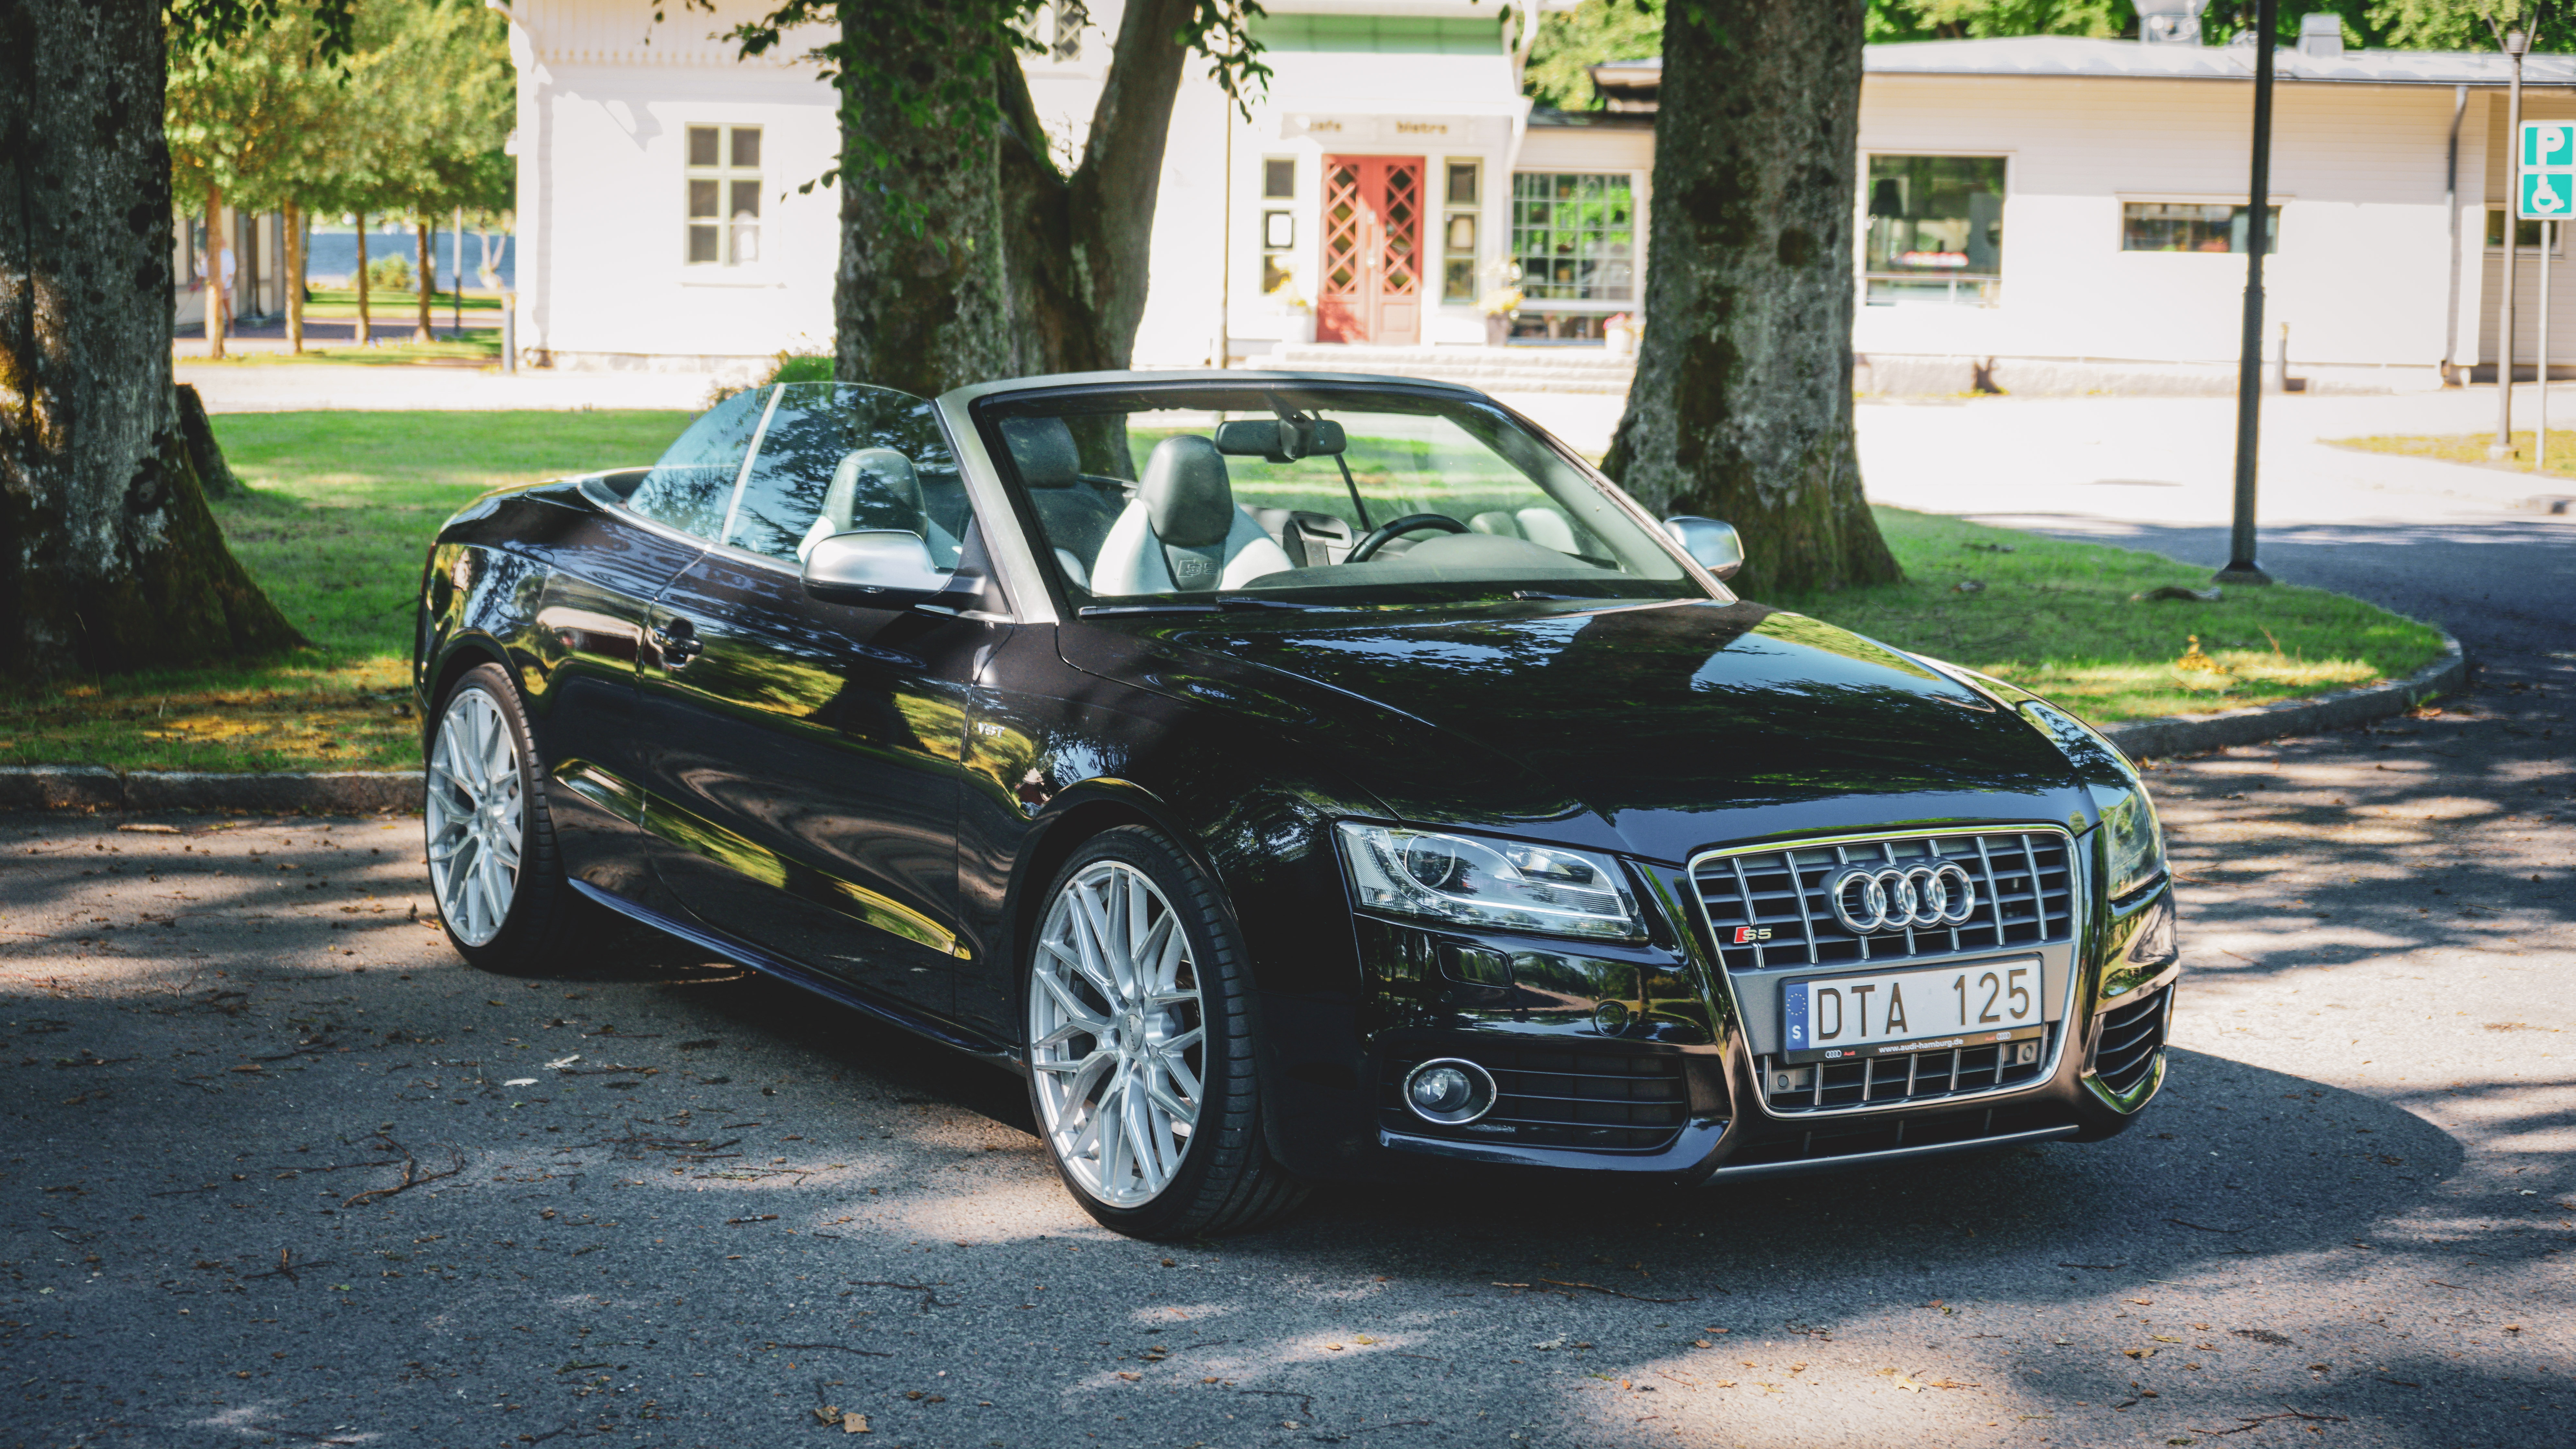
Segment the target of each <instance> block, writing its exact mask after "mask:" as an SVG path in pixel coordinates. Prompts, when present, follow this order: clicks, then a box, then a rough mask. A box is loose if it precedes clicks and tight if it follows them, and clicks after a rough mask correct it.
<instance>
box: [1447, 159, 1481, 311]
mask: <svg viewBox="0 0 2576 1449" xmlns="http://www.w3.org/2000/svg"><path fill="white" fill-rule="evenodd" d="M1478 180H1479V177H1478V175H1477V168H1476V163H1475V162H1473V161H1452V162H1450V163H1449V192H1448V196H1447V198H1446V200H1447V202H1448V205H1447V208H1446V210H1444V211H1443V213H1442V214H1441V221H1440V300H1441V301H1443V302H1473V301H1475V300H1476V194H1477V182H1478Z"/></svg>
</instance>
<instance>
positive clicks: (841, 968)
mask: <svg viewBox="0 0 2576 1449" xmlns="http://www.w3.org/2000/svg"><path fill="white" fill-rule="evenodd" d="M784 391H785V396H784V397H783V398H782V400H781V401H780V402H779V403H778V405H777V407H776V408H775V410H774V414H773V416H772V418H771V420H770V423H769V425H768V427H767V428H766V429H765V430H764V432H763V435H762V438H761V441H760V443H759V445H758V447H757V448H756V449H755V450H754V454H753V457H752V461H751V465H750V468H749V469H748V471H747V472H746V474H745V478H744V482H743V485H742V487H741V489H740V490H739V491H738V494H737V497H736V499H735V501H734V503H733V505H732V508H731V510H730V516H729V517H728V519H727V520H726V523H725V526H724V529H723V531H722V533H721V535H720V537H721V540H722V542H721V544H720V546H718V547H716V548H713V549H710V550H709V551H708V552H707V553H706V554H705V556H703V557H702V558H700V559H698V560H697V561H696V562H694V563H693V564H691V565H690V566H689V567H688V568H686V569H684V570H682V571H681V573H680V574H679V576H678V577H676V578H675V579H673V580H672V581H671V583H670V585H669V586H668V587H667V588H665V589H664V590H663V592H662V594H661V596H660V597H659V598H658V599H657V600H656V601H655V603H654V606H653V610H652V619H651V622H652V626H653V630H654V633H655V636H656V638H658V639H660V640H665V641H677V643H676V644H674V643H663V644H660V645H658V646H656V647H653V648H648V650H647V651H646V656H645V660H644V667H643V671H642V674H641V681H640V694H639V700H640V706H641V720H642V725H643V729H644V732H645V735H646V737H647V739H648V740H649V745H648V747H647V759H646V767H645V781H646V786H647V789H648V790H649V792H650V795H651V802H650V804H649V806H648V817H649V822H650V828H651V829H652V830H653V831H654V833H655V834H657V835H658V836H660V837H662V839H663V840H664V841H665V842H666V843H667V847H669V848H665V849H664V851H663V852H662V854H661V855H660V856H659V857H658V859H659V869H660V871H661V874H662V876H663V879H664V881H665V883H666V884H667V885H668V886H669V888H670V890H671V891H672V893H673V894H674V896H676V897H677V898H678V899H679V901H680V902H681V903H682V904H684V905H685V906H687V907H688V909H689V910H690V911H691V912H692V913H694V914H695V915H697V916H698V917H699V918H700V919H702V920H703V921H705V922H706V923H707V924H709V925H711V926H714V927H715V928H717V929H718V930H720V931H723V932H725V933H726V934H728V935H731V936H734V937H736V938H738V939H741V940H744V941H747V942H749V943H751V944H753V945H756V946H759V947H762V948H764V949H766V950H768V951H770V952H772V953H774V954H777V955H780V956H784V957H786V958H788V959H790V960H793V961H796V962H798V963H800V964H803V965H806V966H809V967H811V968H813V969H815V970H818V971H823V972H827V973H829V974H831V975H833V976H836V977H839V978H841V979H843V980H845V981H848V982H850V983H852V984H854V985H857V986H859V987H861V988H863V989H865V990H868V991H871V992H874V993H877V994H880V995H883V996H887V997H891V998H894V999H897V1000H899V1001H902V1002H904V1003H907V1004H910V1005H912V1006H916V1007H920V1008H924V1009H927V1010H929V1011H932V1012H936V1013H941V1014H946V1013H948V1012H949V1011H950V1010H951V1009H952V1007H953V1005H954V996H955V989H956V987H955V979H954V968H955V966H956V964H957V962H958V961H959V960H960V959H961V953H962V951H963V948H962V947H961V946H960V945H959V936H958V934H957V908H956V819H957V808H958V792H959V790H960V789H961V788H962V783H961V771H960V766H959V758H960V756H961V755H962V754H963V752H964V743H965V728H966V709H967V696H968V691H969V688H970V686H971V684H972V682H973V680H974V678H975V674H976V671H977V669H978V668H979V667H980V664H981V662H982V660H983V659H984V657H985V656H986V655H987V654H988V653H989V652H990V650H991V649H993V648H994V647H995V646H996V645H997V644H998V643H999V642H1000V640H1001V639H1002V638H1004V637H1006V636H1007V634H1008V632H1009V627H1010V626H1009V624H1008V623H1007V621H1006V619H1005V618H1004V616H1002V615H1000V614H998V613H993V612H989V611H987V610H986V609H983V608H977V607H973V606H971V605H966V606H960V607H941V606H922V607H916V608H909V609H886V608H869V607H863V606H856V605H846V604H831V603H825V602H822V601H820V600H816V599H814V598H811V597H809V596H808V595H807V594H806V592H805V590H804V586H803V583H802V581H801V577H800V574H799V562H800V554H801V552H802V550H803V549H804V548H805V547H807V546H809V544H810V542H811V541H815V540H819V539H820V538H822V537H825V536H828V535H829V534H831V533H834V532H842V531H846V530H849V529H852V528H902V529H905V530H906V531H911V532H918V533H921V534H922V535H923V536H924V538H925V540H926V541H927V542H928V543H929V545H930V548H931V552H932V556H933V559H934V561H935V562H937V563H938V564H940V565H941V566H942V567H946V568H952V569H954V568H957V567H958V566H959V565H960V564H961V563H962V564H964V565H965V566H966V569H967V571H968V572H970V573H971V572H975V571H976V570H975V569H974V565H975V564H976V562H977V557H976V548H975V539H974V529H973V524H972V520H971V518H970V517H968V515H967V510H966V507H965V501H964V495H963V491H962V489H961V488H960V487H959V486H958V483H957V479H956V465H955V463H954V461H953V459H952V458H951V456H950V454H949V451H948V448H947V445H946V443H945V441H944V439H943V438H942V437H941V435H940V433H939V431H938V426H937V423H936V421H935V419H934V418H933V416H932V415H931V413H930V410H929V408H928V406H927V404H924V403H922V402H921V401H920V400H918V399H915V398H911V397H909V396H906V395H904V394H901V393H894V392H889V391H886V390H884V389H878V388H862V387H853V386H848V385H844V384H834V383H807V384H792V385H789V386H788V387H787V388H786V389H785V390H784Z"/></svg>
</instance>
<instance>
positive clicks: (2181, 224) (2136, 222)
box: [2120, 201, 2281, 256]
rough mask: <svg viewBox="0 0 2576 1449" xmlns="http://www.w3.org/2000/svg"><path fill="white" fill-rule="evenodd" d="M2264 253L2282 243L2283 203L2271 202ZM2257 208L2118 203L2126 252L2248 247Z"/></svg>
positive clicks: (2122, 245)
mask: <svg viewBox="0 0 2576 1449" xmlns="http://www.w3.org/2000/svg"><path fill="white" fill-rule="evenodd" d="M2265 212H2266V215H2265V217H2264V219H2263V254H2264V255H2265V256H2270V255H2271V254H2273V253H2274V252H2277V251H2279V250H2280V249H2281V208H2279V207H2277V206H2274V207H2267V208H2265ZM2253 216H2254V208H2252V207H2250V206H2230V205H2228V204H2226V203H2225V202H2218V203H2203V202H2181V201H2132V202H2127V203H2124V204H2123V205H2122V206H2121V207H2120V250H2122V251H2124V252H2235V253H2238V254H2240V255H2241V254H2242V253H2243V252H2244V251H2245V249H2246V243H2247V236H2248V233H2249V232H2251V230H2252V229H2253V224H2254V222H2253Z"/></svg>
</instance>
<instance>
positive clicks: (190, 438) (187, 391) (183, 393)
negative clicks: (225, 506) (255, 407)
mask: <svg viewBox="0 0 2576 1449" xmlns="http://www.w3.org/2000/svg"><path fill="white" fill-rule="evenodd" d="M176 393H177V403H178V411H177V420H178V424H179V442H180V446H182V447H183V448H185V449H186V450H187V455H188V470H189V471H190V472H192V473H194V474H196V476H197V487H198V488H200V489H201V490H203V491H204V493H205V495H206V496H207V497H208V498H248V497H249V496H250V490H249V489H248V488H246V487H244V486H242V481H241V479H239V478H237V477H235V476H233V469H232V465H231V464H230V463H227V462H225V461H224V449H223V445H222V444H220V443H218V442H216V441H215V424H214V420H213V419H212V418H209V417H207V416H206V400H205V399H204V398H202V397H200V396H198V395H197V388H196V384H194V383H186V382H183V383H181V384H179V386H178V388H177V389H176Z"/></svg>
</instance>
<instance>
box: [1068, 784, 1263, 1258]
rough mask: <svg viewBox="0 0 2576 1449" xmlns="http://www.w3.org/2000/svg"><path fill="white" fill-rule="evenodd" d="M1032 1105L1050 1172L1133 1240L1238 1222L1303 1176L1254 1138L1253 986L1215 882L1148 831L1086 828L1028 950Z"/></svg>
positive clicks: (1244, 1225) (1259, 1220) (1252, 1219)
mask: <svg viewBox="0 0 2576 1449" xmlns="http://www.w3.org/2000/svg"><path fill="white" fill-rule="evenodd" d="M1025 984H1026V987H1027V1013H1028V1015H1027V1022H1028V1032H1027V1036H1026V1038H1025V1040H1026V1041H1027V1048H1026V1051H1027V1061H1028V1067H1029V1100H1030V1107H1031V1110H1032V1112H1033V1113H1034V1114H1035V1116H1036V1118H1037V1121H1038V1132H1039V1135H1040V1136H1041V1137H1042V1138H1043V1139H1044V1140H1045V1142H1046V1145H1047V1152H1048V1155H1049V1156H1050V1157H1052V1158H1053V1159H1054V1161H1055V1165H1056V1171H1057V1172H1058V1173H1059V1174H1060V1175H1062V1177H1063V1178H1064V1182H1065V1186H1066V1187H1068V1188H1070V1189H1072V1191H1073V1195H1074V1197H1075V1199H1076V1200H1077V1201H1079V1202H1080V1203H1081V1204H1082V1205H1083V1208H1084V1209H1085V1210H1086V1211H1088V1212H1089V1213H1090V1214H1091V1215H1092V1216H1093V1217H1095V1218H1097V1219H1099V1220H1100V1222H1101V1223H1102V1225H1104V1226H1106V1227H1108V1228H1111V1229H1113V1230H1115V1231H1117V1232H1121V1233H1126V1234H1129V1235H1131V1236H1135V1237H1141V1238H1183V1237H1193V1236H1199V1235H1204V1234H1212V1233H1224V1232H1240V1231H1243V1230H1245V1229H1249V1228H1253V1227H1258V1226H1260V1225H1262V1224H1264V1223H1267V1222H1270V1221H1272V1220H1273V1219H1275V1218H1277V1217H1279V1216H1281V1215H1282V1214H1284V1213H1286V1212H1288V1211H1290V1210H1292V1209H1293V1208H1295V1207H1296V1206H1297V1205H1298V1204H1299V1203H1300V1202H1302V1201H1303V1200H1304V1198H1305V1195H1306V1189H1305V1186H1304V1185H1303V1184H1302V1183H1299V1182H1298V1181H1297V1180H1296V1179H1294V1178H1292V1177H1290V1176H1289V1175H1288V1173H1287V1171H1286V1169H1284V1168H1282V1167H1280V1166H1279V1164H1278V1163H1277V1162H1276V1161H1275V1160H1273V1159H1272V1158H1271V1156H1270V1150H1269V1145H1268V1144H1267V1142H1265V1141H1264V1140H1263V1137H1262V1132H1261V1118H1260V1103H1259V1088H1258V1082H1257V1073H1256V1071H1255V1066H1254V1032H1255V1027H1254V1023H1253V1011H1252V993H1251V986H1250V983H1249V981H1248V980H1247V979H1246V973H1245V970H1244V952H1243V949H1242V944H1241V942H1240V941H1239V940H1238V939H1237V937H1236V935H1235V931H1234V927H1233V923H1232V921H1231V920H1230V919H1229V918H1228V917H1227V915H1226V913H1225V912H1224V910H1223V909H1222V908H1221V907H1220V905H1219V903H1218V899H1217V893H1216V889H1215V887H1214V885H1213V883H1212V882H1210V881H1209V880H1208V878H1207V876H1206V875H1205V873H1203V872H1202V871H1200V870H1199V869H1198V868H1197V867H1196V866H1194V865H1192V864H1191V863H1190V861H1189V859H1188V858H1187V857H1186V856H1184V855H1182V854H1181V853H1180V851H1178V850H1177V849H1175V848H1174V847H1173V846H1172V845H1171V844H1170V843H1169V842H1168V841H1166V840H1164V839H1163V838H1162V837H1161V836H1159V835H1157V834H1155V833H1154V832H1152V831H1150V830H1147V829H1144V828H1142V827H1140V826H1121V827H1119V828H1117V829H1114V830H1108V831H1104V832H1102V833H1101V834H1100V835H1098V836H1095V837H1093V838H1092V839H1091V840H1090V841H1089V842H1087V843H1086V844H1085V845H1083V847H1082V848H1081V849H1080V850H1078V851H1076V852H1075V853H1074V856H1073V858H1072V859H1071V860H1070V861H1067V862H1066V863H1065V866H1064V869H1063V870H1062V871H1060V872H1059V873H1058V874H1057V876H1056V878H1055V881H1054V883H1053V884H1052V885H1051V886H1050V887H1049V889H1048V892H1047V901H1046V907H1045V914H1044V916H1043V917H1042V918H1041V920H1040V922H1039V925H1038V931H1037V936H1036V938H1035V940H1033V941H1032V942H1031V943H1030V950H1029V962H1028V978H1027V981H1026V983H1025Z"/></svg>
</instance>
